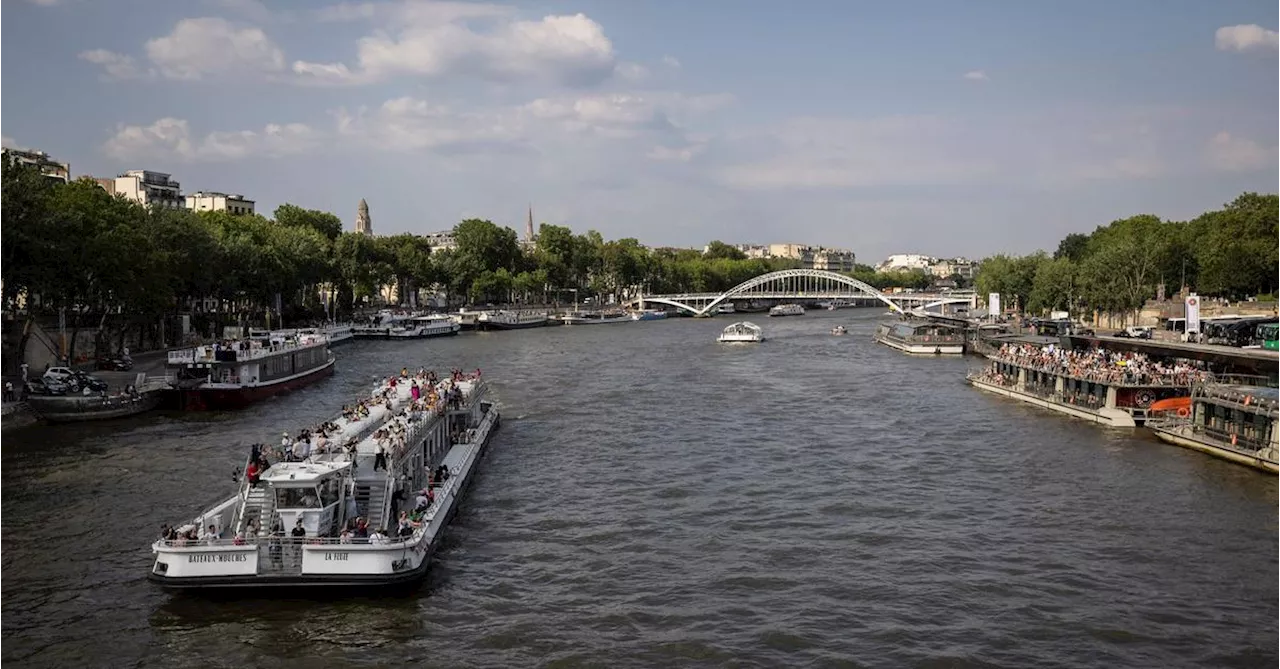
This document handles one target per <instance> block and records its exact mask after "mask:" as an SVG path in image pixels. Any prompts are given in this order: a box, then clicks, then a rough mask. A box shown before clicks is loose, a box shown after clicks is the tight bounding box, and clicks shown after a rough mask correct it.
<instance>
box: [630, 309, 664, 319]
mask: <svg viewBox="0 0 1280 669" xmlns="http://www.w3.org/2000/svg"><path fill="white" fill-rule="evenodd" d="M666 317H667V312H665V311H660V310H658V309H642V310H640V311H633V312H631V320H633V321H660V320H662V319H664V318H666Z"/></svg>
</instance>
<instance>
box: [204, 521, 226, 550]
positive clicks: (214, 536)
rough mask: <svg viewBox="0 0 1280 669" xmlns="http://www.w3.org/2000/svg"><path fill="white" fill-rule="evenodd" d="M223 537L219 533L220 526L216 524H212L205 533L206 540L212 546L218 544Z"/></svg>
mask: <svg viewBox="0 0 1280 669" xmlns="http://www.w3.org/2000/svg"><path fill="white" fill-rule="evenodd" d="M221 538H222V535H220V534H218V528H217V527H216V526H214V525H210V526H209V529H208V530H207V531H205V533H204V541H205V543H207V544H209V545H210V546H214V545H216V544H217V543H218V540H219V539H221Z"/></svg>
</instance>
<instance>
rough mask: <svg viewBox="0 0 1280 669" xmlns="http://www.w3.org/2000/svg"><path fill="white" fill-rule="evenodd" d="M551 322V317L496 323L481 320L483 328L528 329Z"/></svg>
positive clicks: (480, 323) (480, 324)
mask: <svg viewBox="0 0 1280 669" xmlns="http://www.w3.org/2000/svg"><path fill="white" fill-rule="evenodd" d="M550 322H551V320H550V319H543V320H540V321H529V322H526V323H496V322H491V321H480V322H479V326H480V329H481V330H486V331H487V330H528V329H529V328H541V327H546V326H547V324H549V323H550Z"/></svg>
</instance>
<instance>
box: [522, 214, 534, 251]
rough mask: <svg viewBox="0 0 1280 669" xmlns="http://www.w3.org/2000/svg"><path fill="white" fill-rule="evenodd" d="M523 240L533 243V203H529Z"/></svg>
mask: <svg viewBox="0 0 1280 669" xmlns="http://www.w3.org/2000/svg"><path fill="white" fill-rule="evenodd" d="M524 241H525V242H527V243H530V244H532V243H533V205H529V222H528V223H525V224H524Z"/></svg>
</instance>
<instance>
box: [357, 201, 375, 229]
mask: <svg viewBox="0 0 1280 669" xmlns="http://www.w3.org/2000/svg"><path fill="white" fill-rule="evenodd" d="M356 232H358V233H360V234H362V235H369V236H370V237H372V236H373V219H371V218H369V203H368V202H365V201H364V198H360V206H359V207H356Z"/></svg>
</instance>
